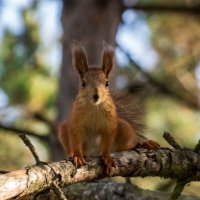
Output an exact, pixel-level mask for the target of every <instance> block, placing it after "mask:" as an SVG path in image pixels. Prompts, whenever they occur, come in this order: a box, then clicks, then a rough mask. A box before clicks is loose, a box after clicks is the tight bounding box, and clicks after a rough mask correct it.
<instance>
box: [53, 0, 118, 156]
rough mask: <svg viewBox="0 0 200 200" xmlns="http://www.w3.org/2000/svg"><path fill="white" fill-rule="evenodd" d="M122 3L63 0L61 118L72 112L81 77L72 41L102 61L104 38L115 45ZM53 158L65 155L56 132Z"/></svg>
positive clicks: (99, 0)
mask: <svg viewBox="0 0 200 200" xmlns="http://www.w3.org/2000/svg"><path fill="white" fill-rule="evenodd" d="M120 8H121V5H120V2H119V1H117V2H116V1H115V0H84V1H83V0H65V1H63V13H62V25H63V60H62V67H61V71H60V83H59V93H58V99H57V103H58V104H57V106H58V116H57V121H58V122H60V121H62V120H63V119H64V118H65V117H66V116H67V113H68V112H69V108H70V105H71V103H72V100H73V98H74V96H75V94H76V93H77V86H78V77H77V75H76V74H75V73H74V70H73V67H72V64H71V42H72V41H73V40H76V41H81V42H82V43H83V45H84V46H85V47H86V50H87V53H88V60H89V63H90V64H95V63H99V62H100V58H101V50H102V41H103V40H105V41H106V42H108V43H110V44H112V45H114V44H115V35H116V32H117V28H118V25H119V22H120V14H121V9H120ZM51 145H52V149H53V152H52V153H53V155H52V158H53V159H54V160H55V159H56V160H58V159H60V158H62V157H63V156H62V153H61V151H60V150H59V144H58V141H57V135H56V134H52V138H51Z"/></svg>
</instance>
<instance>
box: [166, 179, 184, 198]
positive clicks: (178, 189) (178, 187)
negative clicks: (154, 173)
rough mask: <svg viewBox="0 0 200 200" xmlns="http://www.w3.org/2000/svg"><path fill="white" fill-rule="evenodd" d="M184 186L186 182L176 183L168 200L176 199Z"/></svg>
mask: <svg viewBox="0 0 200 200" xmlns="http://www.w3.org/2000/svg"><path fill="white" fill-rule="evenodd" d="M186 184H187V182H186V181H177V183H176V186H175V188H174V190H173V192H172V194H171V196H170V198H169V200H176V199H178V198H179V196H180V195H181V193H182V191H183V189H184V187H185V185H186Z"/></svg>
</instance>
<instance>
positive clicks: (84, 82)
mask: <svg viewBox="0 0 200 200" xmlns="http://www.w3.org/2000/svg"><path fill="white" fill-rule="evenodd" d="M81 85H82V87H83V88H84V87H85V86H86V81H85V80H82V84H81Z"/></svg>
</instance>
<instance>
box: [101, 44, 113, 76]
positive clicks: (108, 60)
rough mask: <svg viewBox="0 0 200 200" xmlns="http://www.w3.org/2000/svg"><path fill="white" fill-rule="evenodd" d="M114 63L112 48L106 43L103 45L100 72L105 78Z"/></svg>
mask: <svg viewBox="0 0 200 200" xmlns="http://www.w3.org/2000/svg"><path fill="white" fill-rule="evenodd" d="M113 63H114V48H113V47H112V46H110V45H109V44H107V43H105V42H104V43H103V58H102V71H103V72H104V73H105V75H106V78H108V75H109V73H110V71H111V70H112V68H113Z"/></svg>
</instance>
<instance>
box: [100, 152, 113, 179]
mask: <svg viewBox="0 0 200 200" xmlns="http://www.w3.org/2000/svg"><path fill="white" fill-rule="evenodd" d="M101 159H102V160H103V163H104V165H105V168H106V169H105V173H106V175H107V176H109V177H110V176H111V174H112V167H115V162H114V160H113V159H112V158H111V157H110V155H109V154H103V155H102V156H101Z"/></svg>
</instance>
